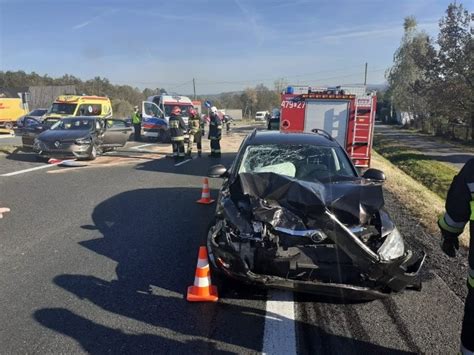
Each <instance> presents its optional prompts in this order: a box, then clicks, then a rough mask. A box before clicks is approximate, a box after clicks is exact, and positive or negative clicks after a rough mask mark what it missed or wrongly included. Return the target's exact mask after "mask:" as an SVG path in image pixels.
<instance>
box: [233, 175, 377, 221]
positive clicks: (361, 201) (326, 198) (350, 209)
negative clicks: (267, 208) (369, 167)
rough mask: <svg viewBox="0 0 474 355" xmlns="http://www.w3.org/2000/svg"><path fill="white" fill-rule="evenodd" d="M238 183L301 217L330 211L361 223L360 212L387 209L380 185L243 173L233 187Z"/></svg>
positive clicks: (256, 195)
mask: <svg viewBox="0 0 474 355" xmlns="http://www.w3.org/2000/svg"><path fill="white" fill-rule="evenodd" d="M239 182H240V186H241V190H242V193H243V194H244V195H248V196H250V197H256V198H259V199H263V200H269V201H276V202H278V204H279V205H280V206H282V207H284V208H287V209H289V210H291V211H292V212H294V213H295V214H297V215H299V216H315V215H318V214H321V213H323V212H324V211H325V209H329V210H331V211H333V210H339V211H344V212H347V213H349V214H351V215H352V216H353V217H355V218H356V219H358V220H359V219H360V218H361V209H363V210H366V211H367V212H373V211H378V210H380V209H381V208H382V207H383V205H384V199H383V192H382V186H381V184H379V183H372V182H367V181H366V180H363V179H359V178H354V179H351V180H345V181H344V180H343V181H333V182H327V183H323V182H319V181H315V182H309V181H301V180H296V179H293V178H291V177H287V176H283V175H279V174H275V173H257V174H250V173H241V174H240V175H239V178H238V179H237V181H235V182H234V183H239ZM361 222H362V223H363V221H361Z"/></svg>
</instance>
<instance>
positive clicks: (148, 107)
mask: <svg viewBox="0 0 474 355" xmlns="http://www.w3.org/2000/svg"><path fill="white" fill-rule="evenodd" d="M164 116H165V115H164V113H163V111H162V110H161V109H160V108H159V107H158V105H157V104H155V103H154V102H150V101H142V118H143V119H144V120H146V119H148V118H152V117H164Z"/></svg>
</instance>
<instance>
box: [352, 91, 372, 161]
mask: <svg viewBox="0 0 474 355" xmlns="http://www.w3.org/2000/svg"><path fill="white" fill-rule="evenodd" d="M370 112H371V110H370V106H369V107H367V108H365V107H364V108H360V109H359V105H358V102H357V100H356V103H355V120H354V134H353V135H352V145H351V156H352V157H353V158H356V159H361V160H368V159H369V146H368V142H369V138H370V134H371V133H370V118H371V117H370ZM362 131H366V132H368V135H365V136H363V135H361V133H362ZM364 145H365V146H367V148H366V150H365V153H355V152H354V150H355V147H356V146H364Z"/></svg>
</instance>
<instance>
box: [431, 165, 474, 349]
mask: <svg viewBox="0 0 474 355" xmlns="http://www.w3.org/2000/svg"><path fill="white" fill-rule="evenodd" d="M468 221H469V222H470V223H469V224H470V226H469V227H470V241H469V242H470V243H469V257H468V258H469V259H468V276H467V287H468V293H467V298H466V304H465V308H464V319H463V323H462V332H461V353H462V354H470V355H474V158H473V159H471V160H469V161H468V162H467V163H466V164H465V165H464V167H463V168H462V169H461V171H460V172H459V174H458V175H456V176H455V177H454V179H453V181H452V183H451V186H450V188H449V191H448V196H447V197H446V213H445V214H444V215H442V216H441V217H440V219H439V220H438V226H439V228H440V229H441V235H442V244H441V248H442V250H443V252H444V253H445V254H447V255H448V256H449V257H452V258H453V257H455V256H456V250H458V249H459V240H458V237H459V235H460V234H461V233H462V232H463V230H464V227H465V225H466V224H467V222H468Z"/></svg>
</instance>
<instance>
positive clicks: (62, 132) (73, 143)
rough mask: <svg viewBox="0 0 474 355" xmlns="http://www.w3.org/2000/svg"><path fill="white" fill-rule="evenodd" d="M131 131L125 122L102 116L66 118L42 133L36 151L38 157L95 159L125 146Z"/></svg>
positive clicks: (37, 141) (37, 140)
mask: <svg viewBox="0 0 474 355" xmlns="http://www.w3.org/2000/svg"><path fill="white" fill-rule="evenodd" d="M131 134H132V128H131V127H130V126H129V125H128V124H127V123H126V122H125V121H124V120H120V119H113V118H107V119H104V118H100V117H90V116H88V117H66V118H63V119H61V120H60V121H58V122H57V123H56V124H54V125H53V126H52V127H51V129H49V130H47V131H45V132H43V133H41V134H40V135H39V136H38V137H37V138H36V139H35V141H34V144H33V150H34V151H35V152H36V153H38V155H39V157H45V158H50V157H55V158H62V157H74V158H77V159H89V160H93V159H95V158H96V157H97V155H100V154H102V153H104V152H107V151H110V150H113V149H115V148H116V147H123V146H124V145H125V144H126V142H127V141H128V139H129V138H130V135H131Z"/></svg>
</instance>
